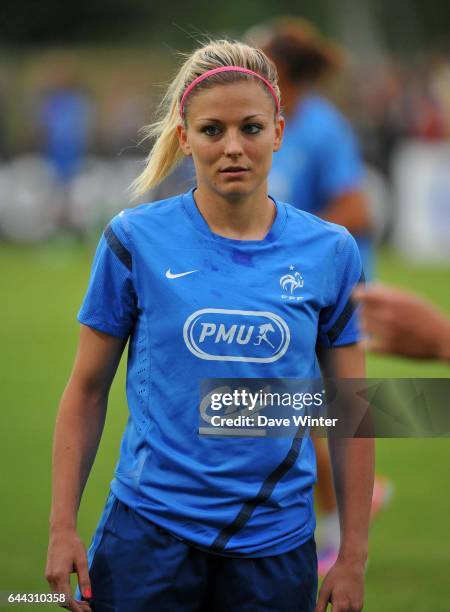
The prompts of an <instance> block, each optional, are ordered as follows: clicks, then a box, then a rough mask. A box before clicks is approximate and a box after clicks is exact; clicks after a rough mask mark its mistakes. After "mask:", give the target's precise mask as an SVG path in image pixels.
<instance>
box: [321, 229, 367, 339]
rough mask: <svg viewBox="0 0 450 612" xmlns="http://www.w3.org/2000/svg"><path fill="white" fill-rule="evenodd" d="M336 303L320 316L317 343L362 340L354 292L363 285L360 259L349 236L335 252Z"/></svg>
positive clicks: (356, 248) (334, 301)
mask: <svg viewBox="0 0 450 612" xmlns="http://www.w3.org/2000/svg"><path fill="white" fill-rule="evenodd" d="M335 279H336V282H335V287H334V299H333V303H332V304H330V305H329V306H327V307H325V308H323V309H322V311H321V313H320V316H319V333H318V344H319V345H321V346H324V347H328V348H330V347H334V346H345V345H346V344H354V343H355V342H358V341H359V339H360V332H359V324H358V308H357V306H356V304H355V302H354V301H353V300H352V292H353V289H354V288H355V286H356V285H357V284H358V283H363V282H364V272H363V269H362V263H361V257H360V254H359V250H358V246H357V244H356V242H355V239H354V238H353V236H351V235H350V234H348V233H347V235H346V237H344V238H343V240H342V241H341V244H340V245H338V247H337V253H336V274H335Z"/></svg>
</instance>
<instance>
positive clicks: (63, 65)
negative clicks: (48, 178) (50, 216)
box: [36, 52, 93, 230]
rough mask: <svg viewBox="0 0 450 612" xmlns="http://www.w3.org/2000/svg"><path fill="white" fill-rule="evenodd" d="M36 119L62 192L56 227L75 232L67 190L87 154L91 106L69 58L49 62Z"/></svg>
mask: <svg viewBox="0 0 450 612" xmlns="http://www.w3.org/2000/svg"><path fill="white" fill-rule="evenodd" d="M36 119H37V124H38V130H39V134H40V140H41V145H42V149H43V152H44V154H45V156H46V158H47V160H48V161H49V163H50V165H51V167H52V168H53V170H54V173H55V176H56V179H57V181H58V183H59V186H60V188H61V189H60V191H61V195H60V199H61V201H60V218H59V227H60V229H66V230H67V229H74V224H73V222H72V218H71V211H70V191H69V186H70V184H71V182H72V181H73V180H74V178H75V177H76V176H77V175H78V174H79V173H80V172H81V170H82V168H83V162H84V161H85V158H86V154H87V152H88V148H89V143H90V139H91V130H92V126H93V103H92V101H91V99H90V96H89V95H88V93H87V92H86V91H85V89H84V88H83V87H82V85H81V83H80V80H79V78H78V76H77V65H76V58H75V56H73V55H72V54H70V53H62V52H61V53H58V54H56V55H55V56H54V57H53V58H51V59H50V61H49V62H48V64H47V66H46V73H45V75H44V83H43V87H42V91H41V94H40V103H39V105H38V110H37V118H36Z"/></svg>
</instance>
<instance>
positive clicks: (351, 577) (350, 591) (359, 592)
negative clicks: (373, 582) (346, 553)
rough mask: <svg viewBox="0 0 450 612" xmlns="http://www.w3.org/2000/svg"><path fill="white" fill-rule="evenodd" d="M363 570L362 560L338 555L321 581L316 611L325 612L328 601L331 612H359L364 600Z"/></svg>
mask: <svg viewBox="0 0 450 612" xmlns="http://www.w3.org/2000/svg"><path fill="white" fill-rule="evenodd" d="M364 571H365V563H364V562H362V561H349V560H346V559H341V558H339V557H338V560H337V561H336V563H335V564H334V565H333V567H332V568H331V569H330V571H329V572H328V574H327V575H326V576H325V578H324V581H323V582H322V586H321V588H320V591H319V597H318V600H317V606H316V612H325V610H326V609H327V606H328V604H329V603H331V610H332V612H360V610H362V609H363V602H364Z"/></svg>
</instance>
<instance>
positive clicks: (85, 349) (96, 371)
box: [46, 325, 126, 612]
mask: <svg viewBox="0 0 450 612" xmlns="http://www.w3.org/2000/svg"><path fill="white" fill-rule="evenodd" d="M125 344H126V340H124V339H121V338H116V337H113V336H110V335H108V334H104V333H101V332H98V331H95V330H93V329H91V328H89V327H86V326H85V325H82V326H81V332H80V341H79V347H78V352H77V356H76V359H75V365H74V368H73V372H72V374H71V377H70V379H69V383H68V385H67V387H66V389H65V391H64V393H63V396H62V399H61V403H60V407H59V411H58V416H57V420H56V428H55V435H54V445H53V476H52V482H53V486H52V488H53V492H52V507H51V514H50V542H49V549H48V557H47V567H46V578H47V580H48V582H49V584H50V586H51V587H52V589H53V591H55V592H59V593H65V594H66V595H67V597H68V598H71V588H70V574H71V573H72V572H73V571H76V572H77V574H78V581H79V584H80V589H81V592H82V593H83V594H85V593H86V596H87V597H88V596H89V595H90V582H89V575H88V567H87V559H86V551H85V548H84V546H83V544H82V542H81V540H80V539H79V537H78V534H77V530H76V517H77V512H78V508H79V505H80V500H81V495H82V493H83V489H84V487H85V485H86V481H87V479H88V476H89V472H90V470H91V467H92V463H93V461H94V458H95V454H96V452H97V448H98V445H99V442H100V438H101V434H102V430H103V425H104V422H105V416H106V407H107V399H108V393H109V389H110V386H111V383H112V380H113V378H114V374H115V372H116V370H117V366H118V364H119V361H120V357H121V355H122V352H123V349H124V347H125ZM70 609H71V610H74V611H76V612H78V611H80V610H83V611H84V610H89V606H88V605H87V604H86V603H80V602H75V600H73V599H71V601H70Z"/></svg>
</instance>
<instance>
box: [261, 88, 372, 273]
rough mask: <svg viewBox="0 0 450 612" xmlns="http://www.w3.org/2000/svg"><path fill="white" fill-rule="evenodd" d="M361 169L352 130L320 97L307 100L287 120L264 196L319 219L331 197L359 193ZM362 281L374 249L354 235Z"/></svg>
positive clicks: (369, 267)
mask: <svg viewBox="0 0 450 612" xmlns="http://www.w3.org/2000/svg"><path fill="white" fill-rule="evenodd" d="M363 177H364V168H363V165H362V162H361V158H360V154H359V151H358V145H357V142H356V139H355V136H354V134H353V131H352V128H351V126H350V125H349V123H348V122H347V120H346V119H345V118H344V116H343V115H342V114H341V113H340V112H339V111H338V110H337V109H336V108H335V107H334V106H333V105H332V104H331V103H330V102H328V101H327V100H326V99H325V98H323V97H321V96H319V95H309V96H306V97H304V98H302V100H301V101H300V102H299V103H298V105H297V108H296V110H295V112H294V115H293V117H292V118H290V119H288V120H287V121H286V128H285V131H284V135H283V145H282V147H281V149H280V150H279V151H278V152H277V153H275V154H274V156H273V162H272V170H271V172H270V175H269V192H270V193H271V194H273V195H274V196H275V197H276V198H278V199H280V200H282V201H284V202H289V203H290V204H292V205H293V206H295V207H296V208H299V209H301V210H305V211H307V212H310V213H313V214H315V215H320V214H321V213H322V212H323V210H324V208H326V206H327V205H328V204H329V203H330V202H331V201H333V200H334V199H335V198H337V197H339V196H341V195H342V194H344V193H346V192H350V191H352V190H360V189H362V183H363ZM356 242H357V244H358V248H359V250H360V253H361V258H362V261H363V266H364V272H365V275H366V278H371V277H372V268H373V245H372V241H371V240H370V238H369V237H368V236H356Z"/></svg>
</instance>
